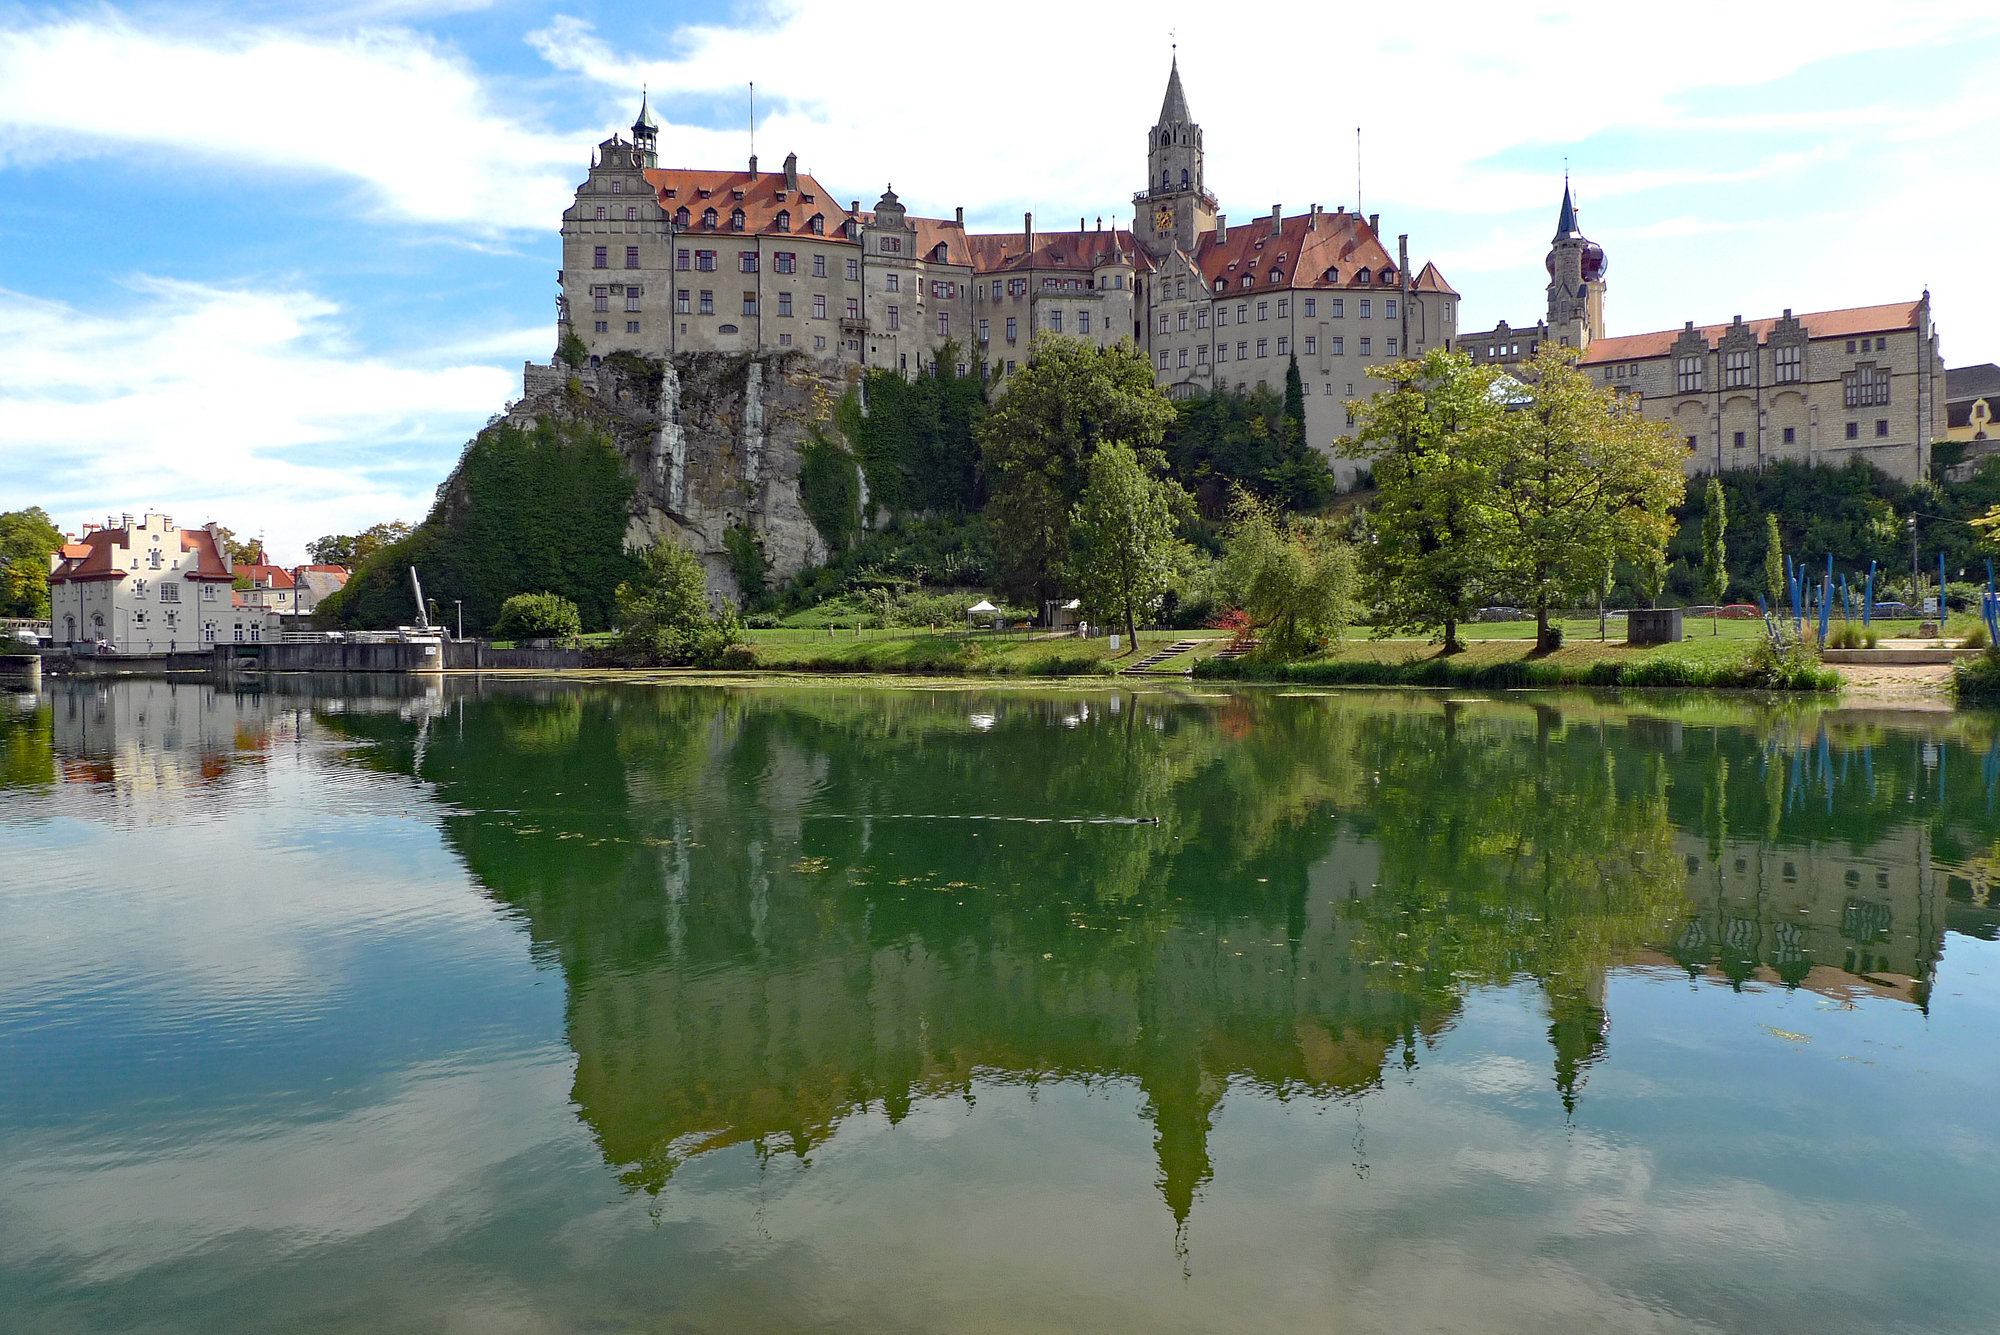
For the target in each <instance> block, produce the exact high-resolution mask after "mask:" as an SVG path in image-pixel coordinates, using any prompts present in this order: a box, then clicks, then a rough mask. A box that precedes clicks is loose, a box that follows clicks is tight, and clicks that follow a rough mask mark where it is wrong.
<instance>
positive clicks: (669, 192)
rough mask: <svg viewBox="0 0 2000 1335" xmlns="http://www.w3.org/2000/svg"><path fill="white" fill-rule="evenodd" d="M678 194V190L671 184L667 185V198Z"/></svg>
mask: <svg viewBox="0 0 2000 1335" xmlns="http://www.w3.org/2000/svg"><path fill="white" fill-rule="evenodd" d="M679 194H680V191H678V190H676V189H675V188H674V187H673V186H668V187H667V198H668V199H673V198H675V197H676V196H678V195H679Z"/></svg>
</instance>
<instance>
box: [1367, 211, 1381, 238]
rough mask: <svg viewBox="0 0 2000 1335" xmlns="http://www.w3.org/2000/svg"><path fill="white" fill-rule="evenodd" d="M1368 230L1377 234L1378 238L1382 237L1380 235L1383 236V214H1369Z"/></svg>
mask: <svg viewBox="0 0 2000 1335" xmlns="http://www.w3.org/2000/svg"><path fill="white" fill-rule="evenodd" d="M1368 230H1369V231H1371V232H1373V233H1375V234H1376V235H1377V236H1380V235H1381V234H1382V215H1381V214H1379V213H1371V214H1369V215H1368Z"/></svg>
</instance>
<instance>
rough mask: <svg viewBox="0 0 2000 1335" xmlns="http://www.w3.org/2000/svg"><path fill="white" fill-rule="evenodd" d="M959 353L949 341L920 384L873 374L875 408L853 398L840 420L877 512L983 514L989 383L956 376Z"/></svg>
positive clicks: (870, 387)
mask: <svg viewBox="0 0 2000 1335" xmlns="http://www.w3.org/2000/svg"><path fill="white" fill-rule="evenodd" d="M957 358H958V349H957V347H956V345H954V344H951V343H947V344H945V345H944V347H943V348H941V349H940V350H939V352H938V356H937V360H936V361H935V362H933V363H932V365H931V369H930V370H929V371H926V372H925V373H923V374H922V375H919V376H917V377H915V378H914V379H906V378H905V377H903V376H901V375H899V374H897V373H896V372H894V371H871V372H869V373H868V378H867V380H866V381H865V382H864V383H863V388H864V389H865V391H866V394H867V403H868V409H867V412H866V413H865V414H864V413H863V412H862V410H861V399H860V396H859V395H856V394H850V395H849V396H848V397H847V399H846V400H845V401H843V402H842V403H841V405H840V407H839V409H838V410H837V412H836V414H835V417H836V420H837V422H838V423H839V425H840V428H841V432H842V434H843V435H845V436H846V437H847V441H848V444H849V445H850V446H851V447H852V448H853V451H854V457H855V459H856V461H857V462H859V464H860V465H861V469H862V472H863V473H864V474H865V475H866V476H867V479H868V500H869V506H870V508H871V509H873V508H876V507H880V508H882V509H886V510H888V511H889V512H890V513H891V514H895V515H902V514H908V513H912V512H917V513H926V514H933V515H943V514H961V513H964V512H966V511H968V510H973V509H977V508H978V506H979V504H980V502H981V501H982V500H983V499H984V498H983V496H982V495H981V492H980V477H979V444H978V439H977V433H978V429H979V423H980V422H981V421H982V420H983V419H984V418H985V416H986V381H985V379H984V378H983V377H982V376H980V375H978V374H975V373H971V372H968V373H967V374H965V375H960V374H958V373H957V370H956V366H957Z"/></svg>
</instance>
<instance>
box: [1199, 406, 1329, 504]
mask: <svg viewBox="0 0 2000 1335" xmlns="http://www.w3.org/2000/svg"><path fill="white" fill-rule="evenodd" d="M1304 407H1305V382H1304V381H1303V380H1300V381H1299V382H1298V383H1297V384H1296V385H1294V384H1293V383H1292V377H1291V375H1290V374H1289V373H1288V374H1287V376H1286V393H1285V394H1284V395H1279V394H1277V393H1275V392H1273V391H1271V390H1269V389H1255V390H1251V391H1250V392H1248V393H1245V394H1238V393H1235V392H1233V391H1230V390H1216V391H1214V392H1212V393H1207V394H1195V395H1191V396H1190V397H1188V398H1185V399H1180V400H1177V401H1176V402H1175V404H1174V409H1175V416H1174V423H1173V426H1172V427H1171V429H1169V431H1168V432H1167V439H1166V446H1165V448H1166V452H1167V458H1168V460H1169V461H1170V463H1171V464H1172V467H1173V473H1174V476H1175V477H1176V478H1179V479H1180V480H1181V481H1182V483H1183V484H1184V485H1186V486H1187V487H1188V488H1189V489H1190V490H1192V491H1193V492H1194V493H1195V502H1196V504H1197V505H1198V506H1199V508H1200V510H1201V513H1202V514H1203V515H1204V516H1207V517H1209V518H1211V519H1220V518H1224V517H1226V516H1227V515H1228V513H1229V509H1230V506H1231V504H1232V500H1231V498H1232V496H1233V495H1234V492H1235V489H1236V488H1237V487H1245V488H1247V489H1249V490H1250V491H1251V492H1253V493H1255V494H1256V495H1257V496H1259V497H1262V498H1263V499H1265V500H1268V501H1275V502H1277V503H1278V504H1280V505H1282V506H1284V507H1285V508H1287V509H1290V510H1311V509H1316V508H1317V507H1319V506H1321V505H1324V504H1325V503H1326V502H1327V501H1329V500H1331V499H1332V498H1333V494H1334V490H1335V487H1334V481H1333V471H1332V470H1331V469H1330V468H1328V467H1327V462H1326V459H1325V457H1324V456H1322V455H1321V454H1320V452H1319V451H1318V450H1315V449H1313V448H1312V447H1311V446H1309V445H1307V444H1306V440H1305V428H1304V425H1303V424H1304V421H1305V418H1304Z"/></svg>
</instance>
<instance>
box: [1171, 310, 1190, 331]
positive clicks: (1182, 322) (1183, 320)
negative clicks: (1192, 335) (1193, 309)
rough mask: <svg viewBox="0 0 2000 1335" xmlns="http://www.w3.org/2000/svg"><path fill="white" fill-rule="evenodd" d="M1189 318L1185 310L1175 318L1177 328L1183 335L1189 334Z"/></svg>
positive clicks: (1177, 313)
mask: <svg viewBox="0 0 2000 1335" xmlns="http://www.w3.org/2000/svg"><path fill="white" fill-rule="evenodd" d="M1187 317H1188V313H1187V312H1186V311H1185V310H1183V311H1178V312H1176V313H1175V316H1174V325H1175V328H1177V329H1179V330H1180V331H1181V332H1182V333H1186V332H1187Z"/></svg>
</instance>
